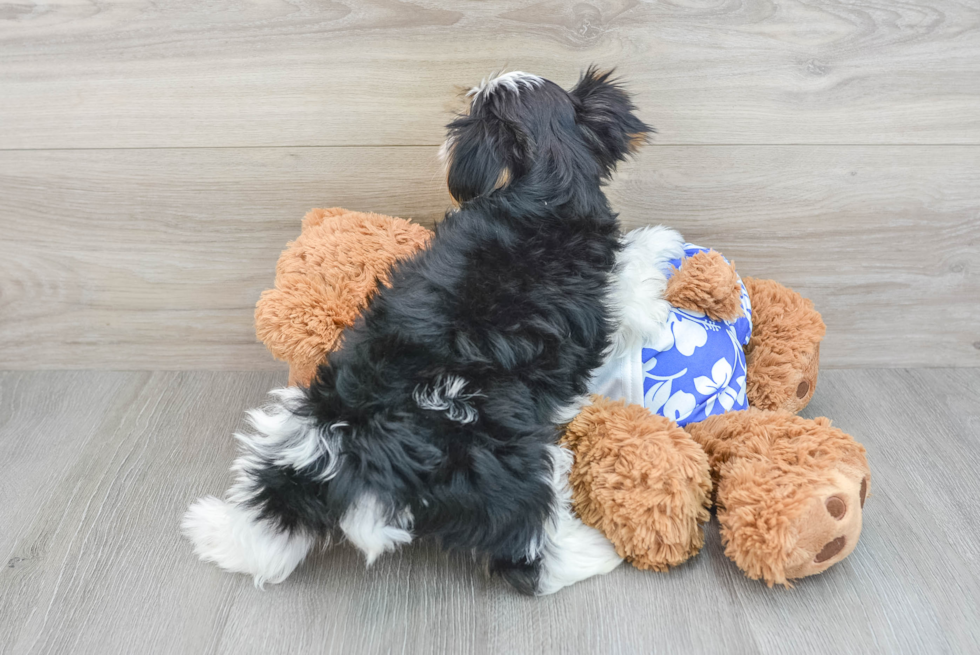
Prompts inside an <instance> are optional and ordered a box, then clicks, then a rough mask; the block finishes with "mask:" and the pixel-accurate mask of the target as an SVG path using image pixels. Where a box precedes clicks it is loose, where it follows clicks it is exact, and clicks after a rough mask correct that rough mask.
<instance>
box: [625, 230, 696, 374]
mask: <svg viewBox="0 0 980 655" xmlns="http://www.w3.org/2000/svg"><path fill="white" fill-rule="evenodd" d="M623 244H624V248H623V250H622V251H620V253H619V256H618V257H617V258H616V271H615V273H614V275H613V280H612V285H611V289H610V293H609V297H608V302H609V308H610V310H611V312H612V314H613V317H614V320H615V321H616V324H617V325H616V331H615V332H614V333H613V335H612V346H611V348H610V352H609V354H608V356H611V357H616V356H619V355H623V354H625V353H627V352H629V353H633V352H634V351H635V352H637V353H638V352H639V349H640V348H641V347H642V346H643V344H645V343H654V342H656V341H658V340H659V337H660V333H661V331H662V330H664V329H665V327H666V326H667V319H668V317H669V316H670V309H671V307H670V303H668V302H667V301H666V300H665V299H664V293H665V292H666V290H667V276H666V275H664V273H663V269H664V268H665V267H666V266H667V263H668V262H669V261H670V260H672V259H681V258H683V257H684V239H683V238H682V237H681V235H680V234H679V233H678V232H677V231H676V230H672V229H670V228H667V227H664V226H662V225H659V226H656V227H641V228H639V229H636V230H633V231H632V232H629V233H627V234H626V235H625V236H623Z"/></svg>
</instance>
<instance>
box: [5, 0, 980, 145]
mask: <svg viewBox="0 0 980 655" xmlns="http://www.w3.org/2000/svg"><path fill="white" fill-rule="evenodd" d="M477 44H478V45H477ZM978 61H980V10H978V8H977V6H976V4H975V3H972V2H961V1H957V0H906V1H905V2H901V3H894V2H889V3H882V2H878V1H875V0H853V1H849V2H841V1H834V0H831V1H826V2H825V1H817V0H792V1H787V2H771V1H770V0H746V1H744V2H733V1H718V2H706V1H704V0H678V1H676V2H637V1H633V0H609V1H603V0H593V1H592V2H581V3H568V2H561V1H560V0H544V1H543V2H526V1H524V0H505V1H503V2H492V3H490V2H478V1H477V0H462V1H460V0H417V1H413V2H401V1H396V0H366V1H363V0H358V1H354V0H338V1H334V2H325V3H312V2H305V1H301V2H286V1H282V0H266V1H260V0H250V1H248V2H227V1H220V2H207V3H187V2H182V3H159V2H154V1H151V0H128V1H126V2H119V1H114V2H100V3H94V4H93V3H90V2H83V1H80V0H55V1H53V2H46V3H43V4H35V3H33V2H27V1H20V2H13V3H4V4H2V5H0V62H2V65H0V88H2V89H3V93H2V94H0V148H64V147H73V148H99V147H161V146H165V147H174V146H187V147H201V146H223V147H224V146H283V145H285V146H295V145H352V144H353V145H390V144H403V145H404V144H412V145H423V144H428V145H431V144H438V143H439V142H440V141H441V140H442V126H443V124H444V123H445V122H446V121H447V118H448V116H449V113H450V110H451V109H452V106H453V102H452V100H451V97H452V94H453V88H454V85H467V86H469V85H472V84H474V83H476V82H478V81H479V80H480V79H481V78H482V77H484V76H485V75H487V74H488V73H490V72H491V71H492V70H495V69H498V68H500V67H503V66H506V67H510V68H514V69H525V70H531V71H533V72H536V73H539V74H542V75H545V76H547V77H549V78H552V79H554V80H555V81H557V82H559V83H562V84H569V83H571V82H573V81H574V79H575V76H576V75H577V72H578V70H579V69H581V68H584V67H585V66H586V65H588V64H589V63H592V62H598V63H600V64H603V65H609V66H618V67H619V69H620V71H621V73H622V74H623V76H624V77H625V78H627V79H628V80H629V82H630V85H631V87H632V88H633V89H634V90H635V92H636V97H637V103H638V105H639V106H640V107H641V108H642V114H643V116H644V117H645V118H646V119H648V120H649V121H650V122H652V123H653V124H654V125H655V126H656V127H658V129H659V130H660V136H659V137H658V138H659V142H661V143H683V144H691V143H711V144H718V143H741V144H771V143H847V144H863V143H892V144H895V143H920V144H922V143H934V144H935V143H960V144H963V143H971V144H980V84H978V83H977V79H978V75H980V65H978Z"/></svg>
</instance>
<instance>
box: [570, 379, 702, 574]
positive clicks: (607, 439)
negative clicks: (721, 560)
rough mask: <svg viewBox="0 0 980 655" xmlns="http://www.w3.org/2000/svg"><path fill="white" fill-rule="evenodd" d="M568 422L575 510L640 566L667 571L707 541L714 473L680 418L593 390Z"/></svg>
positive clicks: (628, 558)
mask: <svg viewBox="0 0 980 655" xmlns="http://www.w3.org/2000/svg"><path fill="white" fill-rule="evenodd" d="M592 401H593V402H592V404H591V405H589V406H587V407H585V408H583V409H582V411H581V413H580V414H579V415H578V416H576V417H575V419H574V420H573V421H572V422H571V423H570V424H569V425H568V427H567V429H566V431H565V436H564V438H563V443H564V445H565V446H566V447H568V448H570V449H571V450H572V451H573V452H574V453H575V463H574V465H573V466H572V470H571V472H570V474H569V478H568V480H569V485H570V486H571V488H572V495H573V503H574V507H575V511H576V513H577V514H578V515H579V517H580V518H581V519H582V521H584V522H585V523H586V524H587V525H590V526H592V527H594V528H596V529H598V530H599V531H601V532H602V533H603V534H604V535H606V538H607V539H609V540H610V541H611V542H612V543H613V545H614V546H615V547H616V551H617V552H618V553H619V555H620V556H621V557H623V558H625V559H627V560H629V561H630V562H631V563H632V564H633V565H634V566H636V567H637V568H640V569H653V570H655V571H665V570H666V569H667V568H668V567H670V566H676V565H677V564H680V563H681V562H684V561H685V560H687V559H688V558H689V557H691V556H692V555H694V554H695V553H697V552H698V551H699V550H700V549H701V546H702V545H703V544H704V533H703V531H702V529H701V524H702V523H705V522H706V521H707V520H708V518H709V514H708V506H709V505H710V498H709V496H710V493H711V477H710V473H709V471H708V460H707V457H706V455H705V453H704V451H703V450H702V449H701V447H700V446H698V444H697V443H695V442H694V440H693V439H691V437H690V436H689V435H688V434H687V433H686V432H685V431H684V430H682V429H681V428H679V427H678V426H677V424H676V423H674V422H673V421H670V420H668V419H666V418H664V417H662V416H657V415H654V414H651V413H650V412H649V411H648V410H647V409H646V408H644V407H641V406H639V405H628V404H626V403H624V402H622V401H613V400H610V399H608V398H603V397H601V396H594V397H593V399H592Z"/></svg>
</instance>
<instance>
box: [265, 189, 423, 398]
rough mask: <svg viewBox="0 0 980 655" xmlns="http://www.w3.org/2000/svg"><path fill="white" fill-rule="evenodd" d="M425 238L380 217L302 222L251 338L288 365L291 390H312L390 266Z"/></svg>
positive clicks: (338, 215) (317, 215) (340, 212)
mask: <svg viewBox="0 0 980 655" xmlns="http://www.w3.org/2000/svg"><path fill="white" fill-rule="evenodd" d="M431 237H432V232H430V231H429V230H427V229H426V228H424V227H422V226H421V225H416V224H414V223H410V222H408V221H404V220H402V219H399V218H392V217H390V216H381V215H379V214H369V213H365V212H351V211H347V210H345V209H341V208H339V207H334V208H331V209H314V210H312V211H310V212H309V213H308V214H307V215H306V217H305V218H304V219H303V223H302V232H301V234H300V236H299V237H298V238H297V239H296V240H295V241H292V242H290V243H289V244H287V247H286V249H285V250H284V251H283V252H282V255H281V256H280V257H279V262H278V263H277V264H276V285H275V288H274V289H269V290H267V291H264V292H262V297H261V298H260V299H259V302H258V304H257V305H256V306H255V334H256V336H257V337H258V338H259V340H260V341H262V342H263V343H265V345H266V346H267V347H268V348H269V350H270V351H271V352H272V354H273V355H274V356H275V357H276V359H282V360H285V361H287V362H289V365H290V376H289V384H290V385H296V384H300V385H304V386H305V385H308V384H309V383H310V380H311V379H312V378H313V374H314V372H315V371H316V367H317V366H319V365H320V364H321V363H322V362H323V361H324V360H325V359H326V356H327V354H328V353H330V352H331V351H333V350H334V349H336V347H337V346H338V345H339V343H338V342H339V340H340V335H341V332H342V331H343V330H345V329H347V328H349V327H350V326H352V325H353V324H354V321H355V319H357V317H358V316H360V315H361V313H362V312H363V311H364V309H365V308H366V307H367V305H368V302H369V301H370V299H371V297H372V296H373V295H374V293H375V291H376V290H377V287H378V284H387V283H388V280H389V276H390V273H391V268H392V266H394V264H395V262H396V261H398V260H400V259H403V258H406V257H408V256H409V255H411V254H412V253H414V252H415V251H417V250H419V249H420V248H422V247H424V246H425V245H426V244H427V243H428V242H429V239H430V238H431Z"/></svg>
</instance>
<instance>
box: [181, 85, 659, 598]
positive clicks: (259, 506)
mask: <svg viewBox="0 0 980 655" xmlns="http://www.w3.org/2000/svg"><path fill="white" fill-rule="evenodd" d="M471 97H472V104H471V106H470V110H469V113H468V114H466V115H464V116H460V117H459V118H458V119H457V120H455V121H453V122H452V123H451V124H450V125H449V130H448V133H449V134H448V139H447V144H448V145H447V147H446V148H445V153H446V158H447V165H448V175H447V179H448V183H449V191H450V193H451V194H452V196H453V197H454V198H455V199H456V200H457V201H458V202H459V203H460V208H459V209H458V210H457V211H452V212H450V213H448V214H447V216H446V219H445V220H444V221H443V222H442V223H441V224H440V225H439V226H438V227H437V229H436V233H435V236H434V237H433V238H432V239H431V241H430V242H429V245H428V247H427V248H425V249H423V250H418V251H417V252H416V253H415V254H414V255H413V256H410V257H408V258H407V259H403V260H401V261H400V262H399V263H398V264H397V265H395V267H394V268H393V269H392V271H391V273H390V277H389V279H388V284H387V285H385V286H382V287H380V289H379V290H378V292H377V293H376V294H375V295H374V297H373V299H372V300H371V302H370V303H369V304H368V306H367V308H366V309H364V311H363V313H362V315H361V317H360V318H359V319H358V320H357V321H356V322H355V323H354V325H353V326H352V327H349V328H348V329H347V330H346V331H345V332H344V336H343V339H342V340H341V343H340V346H339V349H337V350H336V351H334V352H333V353H331V354H330V357H329V361H328V362H325V363H322V364H321V365H320V367H319V369H318V370H317V373H316V376H315V377H314V378H313V380H312V382H311V383H310V386H309V388H308V389H301V391H300V394H299V396H298V397H295V398H294V397H292V396H291V395H289V394H280V397H279V401H278V404H277V405H275V406H274V407H273V408H271V409H269V410H266V411H264V412H259V413H257V414H256V420H255V421H254V423H255V428H256V433H255V434H253V435H246V436H245V437H244V438H243V444H244V445H245V449H244V451H243V454H242V456H241V457H240V458H239V461H238V462H237V463H236V467H235V468H236V470H237V472H238V481H237V482H236V485H235V487H234V488H233V489H232V492H231V493H230V495H229V497H228V501H227V502H228V503H230V504H233V505H242V506H244V508H245V509H247V510H249V511H250V512H252V515H254V517H255V521H254V524H255V527H256V530H260V529H261V530H262V531H264V532H265V531H267V530H268V526H269V525H271V526H273V527H274V528H275V529H276V530H278V531H279V533H280V534H283V535H286V536H287V541H288V543H287V546H288V549H289V554H290V556H291V557H292V559H291V560H290V561H293V560H294V559H295V557H293V555H294V554H295V546H296V544H300V543H305V541H302V540H305V539H306V538H308V537H309V536H315V537H320V536H326V535H330V534H334V533H340V534H343V535H344V536H346V538H347V539H348V540H349V541H351V542H352V543H354V544H355V545H356V546H358V547H359V548H360V549H361V550H362V551H364V553H365V554H366V555H367V557H368V558H369V560H370V559H371V558H373V557H375V556H377V555H378V554H380V553H382V552H384V551H387V550H391V549H393V548H395V547H397V546H398V545H399V544H402V543H406V542H407V541H408V540H410V539H413V538H416V537H431V538H435V539H437V540H438V541H439V542H440V543H441V544H442V545H443V546H444V547H446V548H448V549H452V550H462V551H467V552H471V551H472V552H475V553H476V554H477V555H479V556H482V557H483V558H485V559H486V560H487V561H488V563H489V567H490V570H491V571H493V572H496V573H499V574H500V575H502V576H503V577H504V578H505V579H506V580H507V581H508V582H510V583H511V584H512V585H514V586H515V587H516V588H517V589H518V590H519V591H522V592H524V593H550V592H553V591H556V590H557V589H558V588H561V587H562V586H565V585H567V584H571V583H573V582H575V581H577V580H580V579H583V578H585V577H588V576H590V575H594V574H598V573H605V572H607V571H609V570H611V568H612V567H614V566H615V565H616V564H618V563H619V561H620V560H619V558H618V556H617V555H616V553H615V550H614V549H613V548H612V546H611V545H610V544H609V542H608V541H607V540H605V539H604V538H603V537H602V536H601V535H600V534H599V533H598V532H597V531H595V530H594V529H592V528H589V527H587V526H585V525H583V524H582V523H581V522H580V521H578V520H577V519H575V518H574V517H573V516H572V515H571V513H570V509H569V496H570V494H569V493H568V491H567V485H566V480H567V473H568V471H567V469H568V467H569V466H570V465H571V456H570V455H569V454H568V453H567V451H564V450H563V449H561V448H559V447H558V446H557V445H556V444H557V441H558V439H559V437H560V435H561V432H560V429H559V426H558V425H556V416H557V415H559V414H560V412H561V411H562V410H563V409H565V408H567V407H568V406H569V405H570V404H572V403H573V402H574V401H575V400H576V399H577V398H579V397H581V396H582V395H583V394H584V393H585V392H586V390H587V384H588V380H589V375H590V372H591V371H592V370H593V369H594V368H596V367H597V366H598V365H599V363H600V362H601V358H602V353H603V352H604V351H605V350H606V348H607V346H608V344H609V335H610V332H611V323H610V320H609V316H608V309H607V302H606V293H607V288H608V279H609V275H610V273H611V271H612V268H613V265H614V262H615V255H616V251H617V249H618V247H619V226H618V222H617V220H616V215H615V214H613V213H612V211H611V210H610V208H609V204H608V202H607V200H606V198H605V196H604V194H603V193H602V190H601V188H600V187H601V184H603V183H604V181H606V180H607V179H608V178H609V176H610V175H611V174H612V172H613V170H614V169H615V166H616V164H617V163H618V162H619V161H622V160H623V159H624V158H625V157H626V156H627V155H628V154H629V153H630V152H632V150H633V149H634V148H635V146H636V144H637V143H638V142H639V141H642V139H643V138H644V135H645V134H646V132H648V131H649V128H647V126H646V125H644V124H643V123H642V122H641V121H640V120H638V119H637V118H636V117H635V116H634V115H633V109H634V107H633V105H632V104H631V103H630V100H629V97H628V96H627V95H626V93H625V92H624V91H623V90H622V89H621V88H620V87H619V86H618V85H617V84H615V83H614V82H613V81H612V80H611V79H610V76H609V74H608V73H599V72H597V71H595V70H593V69H590V70H589V71H588V72H586V73H585V74H584V75H583V77H582V79H581V80H580V81H579V83H578V85H577V86H576V87H575V88H574V89H572V90H571V91H565V90H563V89H561V88H560V87H558V86H557V85H555V84H554V83H552V82H549V81H547V80H544V79H542V78H538V77H535V76H530V75H527V74H510V75H508V76H507V80H506V81H505V82H503V83H490V82H488V83H486V84H484V85H483V86H482V87H481V88H479V89H478V90H477V91H476V92H474V93H473V94H472V96H471ZM413 247H415V245H414V244H413V243H412V242H411V239H409V240H407V241H406V248H407V249H409V250H410V249H411V248H413ZM359 254H360V255H363V251H360V253H359ZM367 286H370V284H368V285H367ZM304 293H308V291H307V292H304ZM367 295H368V294H367V293H366V292H365V290H364V289H360V290H359V291H356V292H354V293H352V298H351V299H348V300H346V301H345V303H344V306H345V307H347V308H350V307H356V306H358V303H359V302H361V301H362V300H363V299H364V298H365V297H366V296H367ZM304 297H305V296H304ZM306 309H307V308H306V307H305V305H303V304H300V306H299V312H300V313H302V312H304V311H306ZM331 311H332V312H334V311H335V310H331ZM316 332H317V333H320V332H321V331H320V330H317V331H316ZM314 338H315V337H314ZM286 339H287V340H288V339H289V337H287V338H286ZM311 352H312V349H311ZM282 449H288V451H289V455H288V456H285V455H284V454H283V453H282V452H280V451H281V450H282ZM310 453H315V454H316V456H314V457H306V455H307V454H310ZM193 513H194V510H193V508H192V512H191V514H193ZM217 514H218V513H217V512H213V511H211V512H210V513H209V514H208V516H210V515H217ZM197 519H200V520H197ZM206 519H207V516H190V517H189V520H188V522H187V523H186V525H189V526H191V527H190V528H188V532H187V534H188V536H189V537H190V538H191V539H192V540H193V541H195V543H198V544H199V543H200V542H201V540H202V539H204V538H205V537H207V538H209V539H213V537H214V535H213V530H210V529H208V526H207V525H205V526H204V527H203V528H202V525H201V524H202V521H205V522H206ZM241 538H242V535H241V532H240V531H238V532H236V533H233V534H232V533H229V534H227V539H228V540H229V541H233V540H238V539H241ZM249 538H251V537H249ZM268 543H278V542H273V541H271V540H265V541H263V544H268ZM234 550H235V549H234V548H226V549H212V550H211V551H209V552H217V553H220V552H232V551H234ZM284 554H285V550H284ZM272 559H274V558H272ZM216 561H217V560H216ZM241 561H242V560H241V558H239V559H237V560H236V561H235V562H234V563H233V564H235V565H238V564H239V563H240V562H241ZM262 562H264V563H266V564H268V565H269V567H270V568H274V572H275V577H276V578H277V579H281V577H282V576H281V570H282V566H279V565H278V563H275V564H276V565H275V566H274V567H273V566H272V564H273V563H274V562H269V561H268V558H266V559H264V560H262ZM218 564H219V565H222V566H226V564H228V563H225V562H221V561H218ZM266 564H263V565H266ZM226 568H228V566H226ZM250 572H251V573H252V574H253V575H255V576H256V577H259V576H264V577H266V578H268V579H270V580H271V579H272V577H273V576H272V575H267V574H266V572H265V571H258V570H256V571H250ZM287 573H288V572H287Z"/></svg>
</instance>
